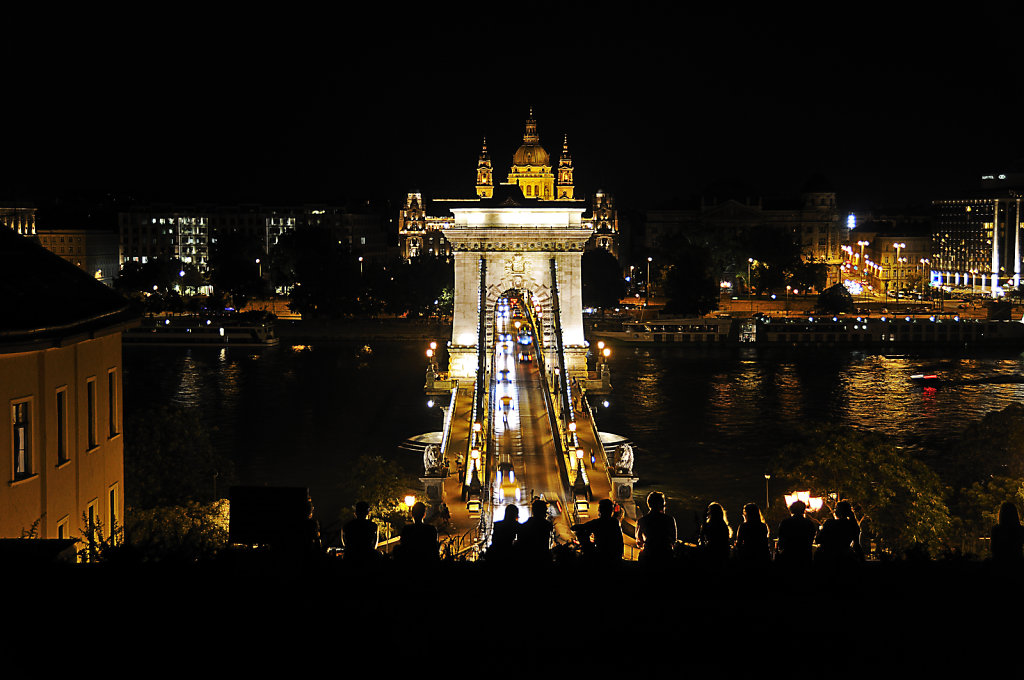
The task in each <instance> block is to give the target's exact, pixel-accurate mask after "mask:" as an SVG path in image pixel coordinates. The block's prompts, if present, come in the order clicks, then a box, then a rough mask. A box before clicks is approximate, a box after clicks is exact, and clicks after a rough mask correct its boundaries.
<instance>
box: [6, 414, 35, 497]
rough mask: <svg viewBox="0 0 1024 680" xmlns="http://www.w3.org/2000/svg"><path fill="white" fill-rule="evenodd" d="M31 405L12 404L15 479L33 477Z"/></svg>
mask: <svg viewBox="0 0 1024 680" xmlns="http://www.w3.org/2000/svg"><path fill="white" fill-rule="evenodd" d="M30 418H31V403H30V402H28V401H20V402H16V403H13V404H11V429H12V437H11V442H12V444H13V447H14V478H15V479H25V478H26V477H31V476H32V439H31V437H32V431H31V428H30Z"/></svg>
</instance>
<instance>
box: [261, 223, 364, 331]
mask: <svg viewBox="0 0 1024 680" xmlns="http://www.w3.org/2000/svg"><path fill="white" fill-rule="evenodd" d="M272 267H273V274H272V276H273V278H274V279H275V285H277V286H281V287H289V286H290V287H291V303H290V304H289V306H290V307H291V308H292V310H293V311H296V312H299V313H300V314H302V315H303V316H313V317H316V316H319V317H339V316H348V315H351V314H356V313H357V312H359V311H360V295H361V293H362V290H361V289H362V283H361V278H362V277H361V276H360V267H359V261H358V260H357V259H356V257H355V256H353V255H352V253H350V252H349V250H348V248H346V247H345V246H344V245H343V244H341V243H338V240H337V239H336V238H334V236H333V235H332V234H331V232H330V231H329V230H327V229H298V230H296V231H293V232H290V233H288V234H285V235H284V236H282V237H281V239H280V241H278V245H277V248H276V249H275V251H274V258H273V263H272Z"/></svg>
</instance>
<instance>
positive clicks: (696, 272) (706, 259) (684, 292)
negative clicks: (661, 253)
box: [664, 243, 719, 316]
mask: <svg viewBox="0 0 1024 680" xmlns="http://www.w3.org/2000/svg"><path fill="white" fill-rule="evenodd" d="M664 291H665V296H666V297H667V298H668V302H666V303H665V311H666V312H667V313H669V314H681V315H686V316H703V315H704V314H707V313H708V312H710V311H712V310H715V309H718V296H719V289H718V277H717V276H716V275H715V271H714V267H713V265H712V260H711V253H710V251H708V250H707V249H706V248H703V247H700V246H692V245H690V244H688V243H685V244H680V245H679V246H678V247H677V248H676V249H675V251H674V252H673V253H672V254H671V255H670V261H669V265H668V270H667V272H666V274H665V285H664Z"/></svg>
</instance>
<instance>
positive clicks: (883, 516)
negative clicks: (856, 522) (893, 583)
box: [776, 427, 950, 555]
mask: <svg viewBox="0 0 1024 680" xmlns="http://www.w3.org/2000/svg"><path fill="white" fill-rule="evenodd" d="M776 475H777V476H778V477H779V478H781V479H783V480H785V481H787V482H789V483H790V484H791V485H793V488H803V489H810V490H811V491H812V493H814V494H815V495H821V496H826V495H828V496H829V497H830V499H831V500H832V502H835V501H838V500H842V499H844V498H847V499H849V500H850V501H851V502H852V503H853V504H854V505H855V507H856V508H858V515H862V516H863V517H864V521H863V523H862V527H863V528H864V531H865V533H867V534H869V535H874V536H875V537H876V538H877V539H878V541H879V542H880V544H881V545H882V546H883V547H884V548H886V549H888V550H889V551H890V552H891V553H892V554H896V555H899V554H901V553H902V552H903V551H904V550H906V549H909V548H912V547H914V546H916V545H923V546H926V547H927V548H938V547H939V546H940V545H942V544H943V543H944V542H945V540H946V538H947V536H948V531H949V527H950V516H949V510H948V508H947V507H946V504H945V503H944V500H943V495H942V490H943V489H942V485H941V483H940V481H939V477H938V475H936V474H935V473H934V472H933V471H932V470H931V469H929V468H928V466H927V465H925V464H924V463H923V462H921V461H919V460H917V459H915V458H914V457H913V456H912V455H910V454H908V453H907V452H906V450H905V449H903V448H902V447H899V446H897V445H896V444H895V443H894V442H893V441H892V439H891V438H890V437H886V436H883V435H880V434H877V433H873V432H866V431H861V430H855V429H853V428H848V427H832V428H820V429H816V430H813V431H808V432H803V433H800V435H799V436H798V437H797V440H796V442H795V443H794V444H792V445H790V446H789V447H787V448H786V449H784V450H783V452H782V453H781V455H780V458H779V465H778V466H777V468H776Z"/></svg>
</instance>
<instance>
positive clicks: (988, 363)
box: [124, 341, 1024, 534]
mask: <svg viewBox="0 0 1024 680" xmlns="http://www.w3.org/2000/svg"><path fill="white" fill-rule="evenodd" d="M423 345H424V343H423V342H421V341H383V342H372V343H371V344H370V345H369V346H368V347H366V346H364V345H363V343H359V342H343V341H330V342H320V343H313V344H311V345H294V344H290V343H287V342H285V341H282V344H281V345H280V346H279V347H274V348H268V349H258V350H253V349H241V348H231V349H219V348H218V349H215V348H184V347H173V348H155V347H131V346H126V347H125V350H124V354H125V357H124V380H125V412H126V416H129V417H130V415H131V413H132V411H133V410H134V409H141V408H145V407H146V406H149V405H153V404H157V403H162V402H174V403H178V404H183V405H187V406H192V407H196V408H199V409H200V410H201V412H202V413H203V415H204V417H205V419H206V420H207V422H208V423H209V425H210V426H211V427H213V428H216V431H215V432H214V434H213V439H214V443H215V444H216V445H217V446H219V447H223V448H225V449H226V450H227V451H229V452H230V454H231V456H232V457H233V459H234V460H235V464H236V468H237V470H236V473H237V477H238V481H239V482H240V483H243V484H260V485H262V484H271V485H292V486H305V487H309V488H310V490H311V493H312V496H313V500H314V503H315V504H316V505H317V507H318V510H319V513H320V520H321V524H322V525H323V526H324V528H325V531H328V530H330V528H331V527H332V526H334V527H335V528H336V525H337V522H336V519H335V518H336V517H337V516H338V512H339V511H340V503H341V501H340V499H339V494H338V491H337V489H338V486H339V484H340V483H341V482H342V480H343V477H344V474H345V470H346V468H347V467H348V465H349V463H350V462H351V461H352V460H354V459H355V458H356V457H358V456H359V455H361V454H364V453H369V454H379V455H382V456H385V457H387V458H389V459H393V460H397V461H399V462H400V463H401V464H402V466H403V468H404V469H405V470H407V471H408V472H409V473H410V474H413V475H415V474H417V473H418V466H419V464H420V460H419V456H418V455H417V454H413V453H410V452H407V451H404V450H400V449H398V444H400V443H401V442H402V441H403V440H404V439H405V438H406V437H410V436H413V435H417V434H421V433H423V432H427V431H431V430H439V429H441V412H440V409H438V408H437V407H436V406H433V407H430V406H428V400H427V397H425V396H424V395H423V392H422V386H423V369H424V360H425V359H424V356H423V350H424V347H423ZM610 361H611V367H612V382H613V386H614V390H613V392H612V394H611V395H610V396H608V397H607V402H606V403H604V402H603V399H602V400H595V403H594V404H593V405H594V410H595V413H596V415H597V419H598V423H599V425H600V429H601V430H602V431H607V432H614V433H616V434H621V435H624V436H626V437H628V438H630V439H631V440H632V441H634V442H635V451H636V472H637V474H638V476H639V477H640V483H639V486H638V488H637V491H638V492H639V493H646V492H647V491H648V490H650V489H653V488H658V489H661V490H663V491H665V492H666V493H668V495H669V497H670V499H671V507H670V509H673V510H674V512H675V513H676V514H677V516H679V519H680V530H681V531H682V532H683V533H684V534H687V533H688V530H689V526H690V520H689V516H690V515H692V512H693V511H694V510H695V509H697V508H703V507H704V506H705V505H706V503H707V502H708V501H710V500H716V499H717V500H719V501H721V502H722V503H723V504H724V505H725V506H726V508H727V510H728V511H729V513H730V515H736V516H738V511H739V507H740V505H741V504H742V503H743V502H746V501H751V500H752V501H755V502H758V503H759V504H763V502H764V498H765V481H764V473H765V472H766V471H768V470H769V467H770V464H771V460H772V458H773V456H774V455H775V453H776V451H777V450H778V449H779V448H780V447H781V446H783V445H785V444H786V442H787V441H788V439H789V437H790V436H791V433H792V431H793V429H794V428H795V427H796V426H801V425H803V426H813V425H824V424H830V423H837V424H844V425H853V426H858V427H866V428H871V429H873V430H876V431H880V432H883V433H885V434H888V435H890V436H892V437H894V438H895V439H897V440H898V441H899V442H900V443H901V444H902V445H906V446H916V447H919V448H920V449H921V450H922V453H923V454H924V455H926V456H927V455H928V454H929V452H931V451H933V450H934V449H935V448H936V443H937V442H939V441H941V440H943V439H946V438H949V437H951V436H954V435H956V434H958V433H959V432H960V431H961V430H962V429H963V428H964V426H965V425H966V424H967V423H968V422H970V421H971V420H973V419H977V418H980V417H981V416H983V415H984V414H985V413H986V412H988V411H991V410H998V409H1001V408H1003V407H1005V406H1006V405H1008V404H1010V403H1013V402H1015V401H1021V400H1022V399H1024V356H1022V355H1021V354H1019V353H1016V352H1012V351H1003V352H998V353H997V352H987V353H971V354H966V353H964V354H955V353H948V354H944V355H938V354H929V355H922V354H914V353H907V354H905V355H889V356H885V355H881V354H874V353H868V352H863V351H849V350H810V351H800V352H787V351H780V350H768V349H760V350H755V349H732V350H714V351H706V350H705V351H700V350H698V351H696V352H695V351H693V350H692V349H682V348H673V347H665V346H661V347H651V348H637V347H631V346H626V345H616V346H614V353H613V355H612V358H611V360H610ZM921 371H927V372H934V373H937V374H939V375H940V376H941V377H942V378H943V380H944V382H943V385H942V387H940V388H939V389H937V390H930V389H929V390H923V389H922V388H921V387H919V386H917V385H915V384H914V383H912V382H911V381H910V379H909V377H910V375H912V374H914V373H918V372H921ZM126 436H131V434H130V433H126ZM932 462H937V463H941V461H932ZM769 490H770V492H771V494H772V496H773V501H772V502H773V503H774V502H775V500H774V498H775V497H780V496H781V494H782V493H784V492H788V491H790V489H782V488H771V487H770V489H769ZM779 502H781V498H780V499H779Z"/></svg>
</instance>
